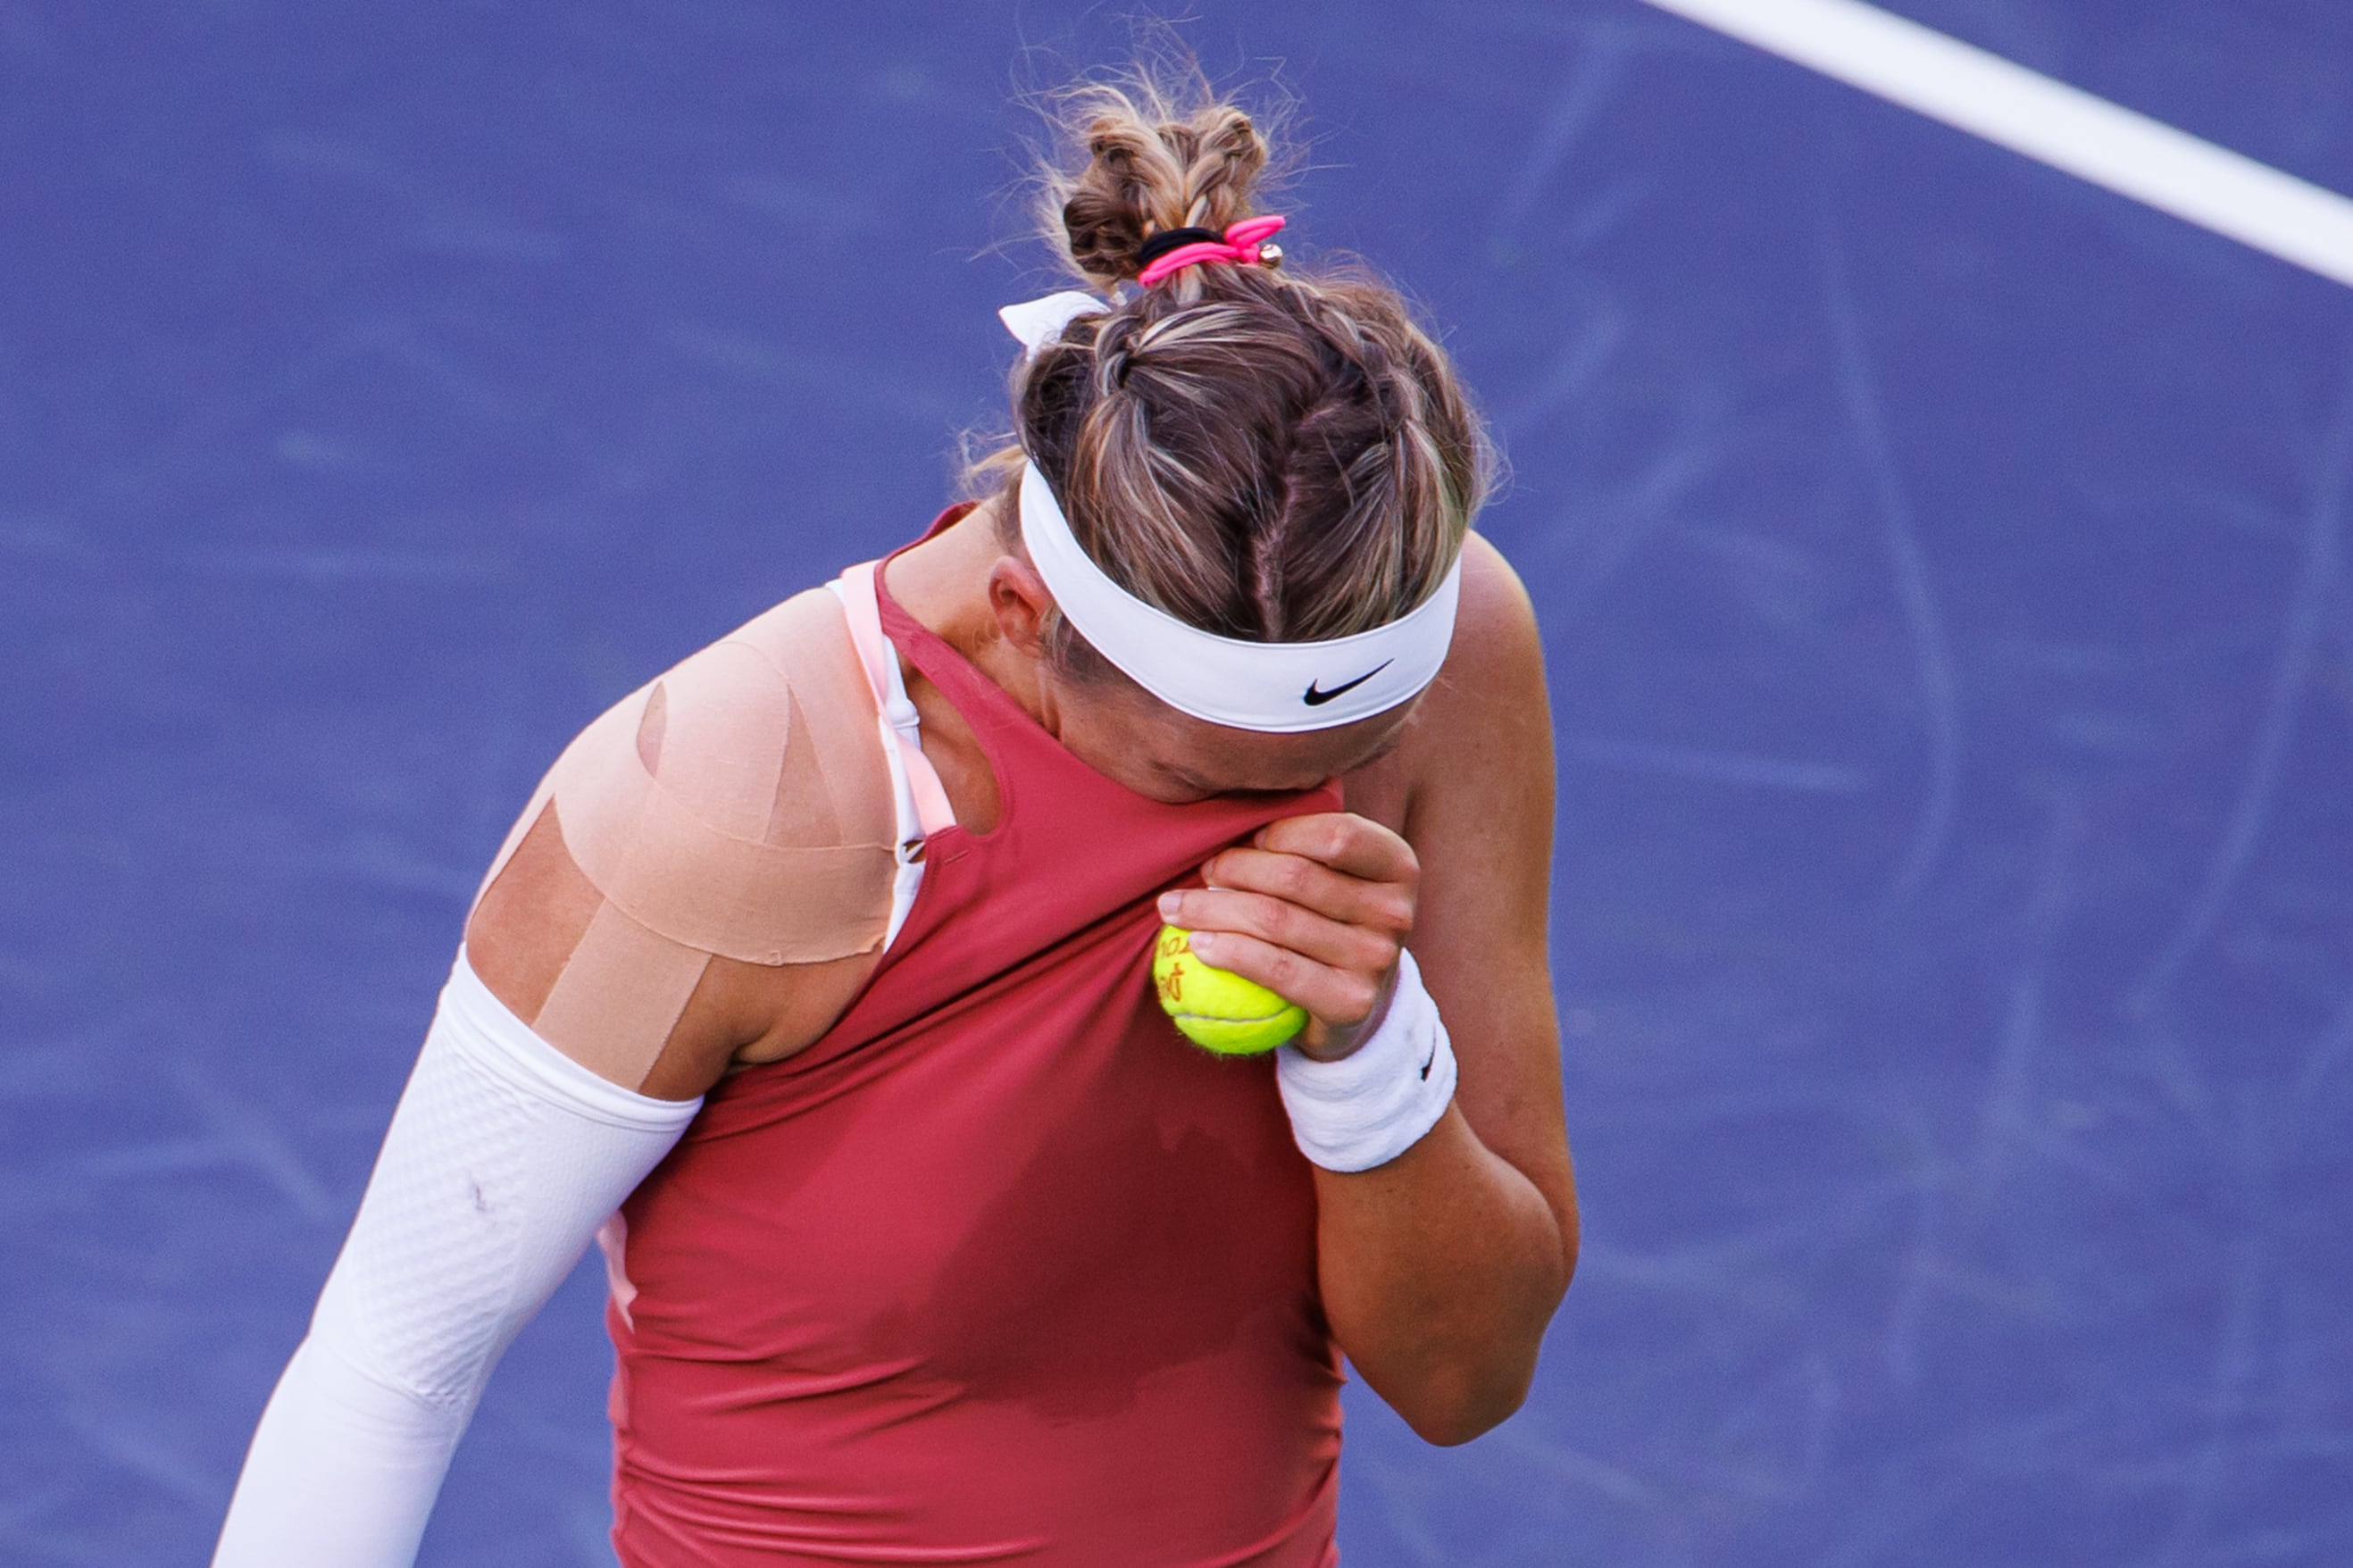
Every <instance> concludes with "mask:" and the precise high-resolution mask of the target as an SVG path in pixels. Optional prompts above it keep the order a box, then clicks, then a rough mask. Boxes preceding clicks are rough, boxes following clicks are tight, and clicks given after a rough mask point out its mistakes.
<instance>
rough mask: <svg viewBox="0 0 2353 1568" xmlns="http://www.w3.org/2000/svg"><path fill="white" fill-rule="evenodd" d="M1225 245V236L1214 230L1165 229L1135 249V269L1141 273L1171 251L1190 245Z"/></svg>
mask: <svg viewBox="0 0 2353 1568" xmlns="http://www.w3.org/2000/svg"><path fill="white" fill-rule="evenodd" d="M1225 243H1226V237H1225V235H1224V234H1223V233H1221V232H1220V231H1219V230H1217V229H1214V228H1164V229H1162V230H1161V231H1160V232H1159V233H1158V234H1155V235H1154V236H1153V237H1151V238H1150V239H1147V240H1145V242H1144V243H1143V244H1142V245H1139V246H1137V247H1135V269H1136V270H1137V271H1138V272H1141V271H1143V270H1144V269H1145V268H1147V267H1149V266H1151V265H1152V264H1153V263H1154V262H1155V261H1157V260H1159V259H1160V258H1162V257H1164V256H1166V255H1167V254H1168V253H1169V252H1170V251H1172V250H1181V249H1183V248H1184V247H1186V246H1188V245H1223V244H1225Z"/></svg>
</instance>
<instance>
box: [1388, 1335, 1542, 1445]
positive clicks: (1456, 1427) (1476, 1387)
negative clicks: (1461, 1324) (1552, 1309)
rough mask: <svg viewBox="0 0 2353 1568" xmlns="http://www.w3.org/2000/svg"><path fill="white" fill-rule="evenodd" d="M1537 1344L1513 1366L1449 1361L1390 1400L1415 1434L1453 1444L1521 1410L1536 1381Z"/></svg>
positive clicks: (1481, 1433)
mask: <svg viewBox="0 0 2353 1568" xmlns="http://www.w3.org/2000/svg"><path fill="white" fill-rule="evenodd" d="M1535 1373H1536V1358H1535V1352H1534V1351H1533V1350H1531V1351H1530V1352H1529V1353H1528V1354H1527V1355H1525V1356H1524V1357H1517V1358H1514V1364H1513V1365H1509V1366H1484V1367H1468V1366H1465V1367H1449V1368H1445V1369H1443V1370H1441V1371H1440V1372H1438V1373H1436V1374H1435V1375H1433V1376H1431V1377H1430V1378H1428V1379H1426V1380H1425V1381H1424V1382H1423V1384H1421V1386H1419V1387H1418V1388H1416V1389H1414V1390H1413V1391H1412V1392H1411V1394H1409V1396H1407V1397H1405V1398H1402V1399H1396V1400H1392V1401H1391V1402H1390V1403H1391V1405H1392V1407H1393V1408H1395V1409H1396V1411H1397V1413H1398V1415H1401V1416H1403V1417H1404V1418H1405V1424H1406V1425H1407V1426H1410V1427H1412V1428H1413V1433H1414V1436H1417V1437H1419V1438H1420V1439H1421V1440H1422V1441H1423V1442H1425V1443H1429V1444H1430V1445H1432V1446H1434V1447H1440V1448H1454V1447H1461V1445H1463V1444H1465V1443H1468V1442H1470V1441H1471V1440H1472V1438H1474V1437H1482V1436H1486V1435H1487V1434H1488V1433H1490V1432H1492V1431H1493V1430H1494V1429H1495V1428H1496V1427H1498V1426H1502V1425H1503V1424H1504V1422H1506V1421H1508V1420H1510V1419H1511V1418H1512V1416H1513V1415H1515V1414H1517V1413H1518V1411H1519V1408H1520V1406H1521V1405H1525V1404H1526V1403H1527V1401H1528V1390H1529V1389H1530V1388H1531V1387H1532V1386H1534V1384H1535Z"/></svg>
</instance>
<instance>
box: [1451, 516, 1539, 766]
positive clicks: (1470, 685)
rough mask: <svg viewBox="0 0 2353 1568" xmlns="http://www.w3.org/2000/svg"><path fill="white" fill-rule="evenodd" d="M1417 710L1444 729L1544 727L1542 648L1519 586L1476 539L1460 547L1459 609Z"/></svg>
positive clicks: (1507, 566) (1531, 606)
mask: <svg viewBox="0 0 2353 1568" xmlns="http://www.w3.org/2000/svg"><path fill="white" fill-rule="evenodd" d="M1424 707H1425V708H1426V709H1427V710H1429V712H1430V719H1431V721H1432V722H1433V723H1435V724H1436V725H1438V726H1440V727H1443V728H1448V729H1450V730H1451V729H1452V728H1455V727H1459V726H1461V725H1463V724H1465V723H1472V724H1484V723H1488V722H1492V721H1493V720H1494V719H1496V718H1499V717H1500V718H1504V719H1505V720H1507V721H1511V722H1513V723H1514V724H1518V725H1525V724H1527V723H1531V722H1535V721H1546V722H1547V723H1548V720H1547V717H1546V716H1547V714H1548V712H1549V709H1548V706H1547V704H1546V700H1545V664H1544V644H1543V640H1542V638H1541V637H1540V636H1539V634H1538V632H1537V629H1536V612H1535V602H1534V601H1533V600H1531V599H1530V598H1529V597H1528V590H1527V585H1526V584H1524V583H1522V582H1521V581H1520V574H1518V573H1517V572H1515V571H1514V570H1513V569H1512V563H1510V562H1509V561H1506V560H1505V559H1504V552H1502V551H1500V550H1498V549H1496V548H1495V546H1494V544H1493V542H1491V541H1490V540H1489V539H1488V538H1487V537H1486V536H1485V535H1484V534H1481V533H1472V534H1470V535H1468V536H1467V537H1466V538H1465V539H1464V540H1463V542H1462V603H1461V609H1460V610H1459V611H1458V612H1457V613H1456V616H1455V621H1454V641H1453V643H1452V644H1451V646H1450V647H1448V649H1447V653H1446V663H1445V664H1444V666H1442V667H1441V668H1440V670H1439V675H1438V679H1437V681H1436V682H1435V683H1434V684H1433V686H1432V688H1431V689H1430V699H1429V700H1428V701H1427V702H1425V704H1424Z"/></svg>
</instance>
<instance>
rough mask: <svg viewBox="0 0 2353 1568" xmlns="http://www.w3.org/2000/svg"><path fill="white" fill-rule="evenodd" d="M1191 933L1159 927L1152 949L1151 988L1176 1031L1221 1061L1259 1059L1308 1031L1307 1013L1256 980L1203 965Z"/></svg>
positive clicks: (1173, 927) (1228, 970)
mask: <svg viewBox="0 0 2353 1568" xmlns="http://www.w3.org/2000/svg"><path fill="white" fill-rule="evenodd" d="M1192 934H1193V933H1192V932H1190V931H1179V930H1178V929H1177V928H1176V927H1175V926H1162V927H1161V928H1160V940H1159V941H1157V942H1154V943H1153V944H1152V984H1153V988H1154V989H1155V990H1156V991H1157V992H1158V993H1159V994H1160V1007H1161V1010H1162V1011H1163V1012H1165V1013H1166V1014H1167V1015H1168V1016H1169V1019H1170V1020H1171V1021H1172V1022H1173V1023H1175V1024H1176V1028H1177V1032H1178V1033H1180V1034H1182V1035H1183V1036H1184V1037H1186V1038H1187V1039H1188V1040H1190V1041H1192V1042H1193V1043H1194V1044H1195V1045H1197V1046H1198V1047H1201V1048H1202V1049H1203V1050H1205V1051H1212V1052H1215V1053H1216V1054H1217V1055H1219V1056H1221V1057H1248V1056H1258V1055H1261V1054H1262V1053H1264V1052H1267V1051H1271V1050H1272V1049H1274V1047H1277V1046H1279V1045H1281V1044H1282V1042H1283V1041H1285V1040H1287V1039H1289V1038H1291V1037H1292V1036H1293V1035H1295V1034H1297V1033H1299V1031H1300V1030H1302V1029H1303V1028H1305V1027H1306V1026H1307V1012H1306V1009H1304V1008H1303V1007H1301V1006H1299V1005H1297V1004H1295V1003H1292V1002H1286V1001H1284V1000H1283V999H1282V997H1280V996H1278V995H1276V994H1274V993H1273V992H1271V991H1269V990H1268V989H1267V988H1266V987H1265V986H1263V985H1261V984H1258V983H1257V982H1256V981H1254V980H1245V979H1243V978H1242V977H1241V976H1240V975H1239V974H1236V973H1234V972H1233V971H1232V970H1230V969H1219V968H1216V967H1214V966H1213V965H1210V964H1207V963H1202V962H1201V960H1200V958H1199V956H1198V954H1196V953H1195V952H1193V948H1192Z"/></svg>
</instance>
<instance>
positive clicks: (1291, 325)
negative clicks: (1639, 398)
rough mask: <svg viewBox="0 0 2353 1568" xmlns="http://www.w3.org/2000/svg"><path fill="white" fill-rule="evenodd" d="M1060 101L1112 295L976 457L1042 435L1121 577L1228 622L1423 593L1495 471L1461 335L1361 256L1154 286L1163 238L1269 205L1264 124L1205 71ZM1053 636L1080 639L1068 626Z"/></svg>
mask: <svg viewBox="0 0 2353 1568" xmlns="http://www.w3.org/2000/svg"><path fill="white" fill-rule="evenodd" d="M1053 107H1054V110H1055V113H1054V121H1055V123H1056V126H1057V129H1058V131H1059V132H1060V139H1059V140H1060V157H1059V158H1058V159H1056V160H1055V161H1052V162H1050V163H1049V164H1048V166H1047V168H1046V170H1045V172H1044V174H1043V176H1042V178H1041V181H1040V185H1041V190H1042V193H1043V199H1042V200H1041V202H1040V204H1039V211H1040V217H1041V219H1042V220H1043V221H1042V223H1041V227H1042V228H1043V229H1044V230H1045V232H1046V237H1047V238H1048V240H1049V242H1050V244H1052V245H1053V247H1054V248H1055V249H1056V251H1057V252H1058V253H1059V254H1060V257H1061V258H1062V259H1063V260H1064V261H1065V262H1066V263H1067V264H1068V266H1069V268H1071V271H1072V272H1074V273H1075V274H1076V275H1077V276H1078V277H1079V278H1081V279H1083V280H1084V281H1085V282H1086V283H1088V284H1089V285H1091V286H1092V287H1093V288H1094V289H1098V290H1100V291H1103V292H1104V293H1107V294H1113V310H1112V311H1111V313H1110V314H1108V315H1100V316H1092V317H1084V318H1082V319H1080V320H1078V321H1073V322H1072V323H1071V325H1070V326H1069V327H1067V328H1065V329H1064V331H1063V332H1062V334H1061V337H1060V341H1059V342H1054V343H1050V344H1049V345H1047V346H1045V347H1044V348H1042V349H1041V350H1040V351H1039V353H1038V354H1037V355H1036V356H1035V357H1034V358H1032V359H1030V360H1029V361H1028V362H1027V363H1024V364H1022V365H1021V366H1019V367H1018V368H1017V370H1016V371H1015V372H1014V377H1013V405H1014V417H1015V442H1016V443H1017V444H1016V445H1013V446H1008V447H1004V448H1002V449H1000V450H999V451H997V452H996V453H994V454H992V455H991V456H990V457H989V458H987V459H985V460H984V461H983V462H982V463H981V464H979V465H977V466H976V477H980V476H983V475H991V474H993V475H995V476H996V477H997V479H998V480H999V482H1000V484H1002V483H1003V482H1004V481H1006V480H1008V479H1010V478H1011V477H1012V476H1013V475H1014V474H1015V473H1016V472H1017V471H1018V463H1019V460H1020V458H1022V456H1023V455H1024V454H1025V453H1026V455H1027V456H1028V458H1029V460H1030V461H1033V462H1035V463H1036V464H1037V465H1038V467H1039V469H1040V471H1041V472H1042V473H1043V474H1044V476H1045V478H1046V479H1047V480H1048V482H1049V483H1050V484H1051V485H1052V486H1053V488H1054V491H1055V494H1056V495H1057V496H1058V497H1059V498H1060V500H1061V503H1062V510H1063V511H1064V512H1065V513H1066V514H1067V515H1068V517H1069V518H1070V521H1071V531H1073V532H1074V533H1075V534H1076V535H1077V536H1078V539H1079V542H1080V543H1081V545H1082V547H1084V549H1085V550H1086V551H1087V552H1088V554H1090V555H1091V556H1092V557H1093V558H1094V560H1095V562H1096V563H1098V564H1099V565H1101V566H1102V567H1103V570H1104V571H1105V572H1106V573H1108V574H1110V575H1111V577H1112V578H1113V580H1114V581H1116V582H1117V583H1119V584H1121V585H1122V586H1123V587H1124V588H1126V589H1127V590H1128V591H1129V592H1130V593H1132V594H1134V595H1136V596H1137V597H1138V598H1141V599H1143V600H1144V601H1145V602H1146V603H1147V604H1151V605H1155V606H1157V607H1158V608H1160V609H1162V610H1165V611H1166V612H1168V613H1169V614H1171V615H1173V616H1177V617H1178V618H1180V619H1182V620H1185V621H1187V622H1188V623H1190V624H1191V625H1194V626H1199V627H1201V628H1203V629H1204V630H1207V631H1212V632H1218V633H1220V634H1223V635H1225V636H1228V637H1243V638H1247V639H1250V640H1253V641H1261V642H1307V641H1321V640H1324V639H1325V638H1330V637H1345V636H1346V635H1348V634H1350V633H1352V632H1358V631H1364V630H1366V629H1368V628H1370V627H1373V626H1381V625H1384V624H1386V623H1388V622H1389V621H1393V620H1395V619H1397V618H1398V616H1402V615H1404V614H1406V613H1407V612H1408V611H1409V610H1411V609H1413V608H1414V607H1415V606H1416V605H1419V604H1420V603H1421V601H1422V600H1424V599H1425V598H1427V597H1429V596H1430V594H1431V592H1432V591H1434V590H1435V589H1436V588H1437V586H1438V584H1439V583H1440V581H1441V580H1442V579H1443V578H1444V576H1445V574H1446V573H1447V572H1448V570H1449V569H1450V568H1451V566H1452V565H1453V563H1454V560H1455V557H1456V555H1457V554H1458V553H1459V552H1460V551H1461V545H1462V536H1463V533H1464V531H1465V530H1466V529H1467V528H1468V527H1469V525H1470V520H1471V518H1472V514H1473V513H1475V512H1476V511H1477V510H1478V508H1479V505H1480V503H1481V501H1482V500H1483V499H1484V495H1485V489H1486V483H1487V475H1488V472H1489V468H1490V461H1489V448H1488V446H1487V442H1486V437H1485V435H1484V433H1483V431H1482V428H1481V426H1480V424H1479V421H1478V418H1477V416H1475V414H1474V413H1473V412H1472V406H1471V404H1470V400H1469V398H1468V397H1467V396H1466V395H1465V394H1464V392H1463V390H1462V388H1461V384H1459V382H1458V381H1457V379H1456V377H1455V374H1454V371H1453V367H1452V366H1451V364H1450V363H1449V362H1448V360H1447V357H1446V354H1445V353H1444V351H1443V350H1441V349H1440V347H1439V346H1438V344H1437V343H1436V342H1434V341H1432V339H1431V338H1430V335H1429V334H1428V333H1427V332H1425V331H1423V330H1422V329H1421V328H1420V327H1419V325H1417V324H1416V323H1415V321H1413V319H1412V316H1411V313H1410V312H1409V310H1408V309H1407V307H1406V304H1405V302H1404V301H1403V300H1401V299H1400V298H1398V294H1397V292H1396V291H1395V290H1394V289H1390V288H1388V286H1387V285H1385V284H1383V283H1382V282H1380V281H1379V280H1378V279H1375V278H1374V277H1372V276H1371V275H1370V274H1369V273H1368V272H1366V271H1365V270H1363V269H1362V268H1335V269H1327V270H1324V271H1320V272H1319V271H1311V270H1309V269H1306V268H1301V267H1299V266H1298V265H1296V264H1295V263H1289V262H1287V263H1286V264H1285V265H1284V266H1282V268H1280V269H1276V268H1266V267H1256V266H1240V267H1229V266H1197V267H1191V268H1186V269H1185V270H1184V271H1182V272H1180V273H1178V274H1176V277H1175V278H1173V279H1168V280H1167V281H1165V282H1163V283H1160V284H1158V285H1155V287H1153V288H1150V289H1142V288H1139V287H1137V286H1136V285H1135V283H1134V279H1135V277H1136V275H1137V273H1138V272H1139V271H1140V270H1141V268H1140V266H1139V264H1138V262H1137V259H1136V251H1137V249H1138V247H1141V246H1142V245H1143V244H1144V242H1145V240H1146V239H1147V238H1149V237H1151V236H1153V235H1155V234H1157V233H1160V232H1161V231H1163V230H1165V229H1170V228H1184V227H1202V228H1211V229H1219V230H1222V229H1224V228H1225V227H1227V226H1229V225H1230V224H1233V223H1236V222H1239V221H1240V220H1241V219H1243V218H1246V217H1250V216H1254V209H1253V207H1252V205H1251V200H1252V194H1253V191H1254V188H1255V186H1256V185H1257V184H1258V182H1259V179H1260V176H1261V174H1263V172H1264V171H1265V169H1266V167H1267V163H1268V157H1269V148H1268V144H1267V141H1266V138H1265V136H1264V135H1263V134H1262V133H1261V131H1260V129H1259V127H1258V126H1257V125H1256V124H1255V123H1253V121H1251V119H1250V116H1249V115H1248V114H1246V113H1244V112H1243V111H1242V110H1240V109H1239V108H1237V107H1235V106H1234V105H1233V104H1231V103H1229V102H1226V101H1223V100H1220V99H1219V97H1218V96H1217V95H1216V94H1215V93H1214V92H1213V91H1212V90H1211V89H1209V88H1208V84H1207V82H1206V80H1204V79H1202V78H1201V76H1200V74H1199V72H1198V70H1195V69H1191V68H1184V69H1181V70H1176V71H1171V70H1169V69H1167V68H1139V69H1138V70H1137V71H1136V72H1134V74H1133V75H1132V76H1131V77H1129V78H1127V79H1124V80H1122V81H1119V82H1091V83H1087V84H1083V85H1082V86H1080V87H1077V88H1073V89H1069V90H1068V91H1066V92H1064V93H1061V94H1060V95H1059V96H1058V97H1057V98H1056V99H1055V100H1053ZM1285 237H1286V238H1288V237H1289V236H1288V235H1286V236H1285ZM1123 285H1124V288H1123ZM1114 290H1116V293H1114V292H1113V291H1114ZM1003 510H1004V515H1005V516H1006V518H1007V520H1008V527H1015V528H1018V525H1016V524H1013V522H1012V518H1013V515H1014V511H1015V509H1014V507H1013V506H1011V505H1009V504H1008V506H1006V507H1005V508H1004V509H1003ZM1056 639H1057V640H1056V641H1055V643H1054V645H1053V646H1055V647H1056V648H1057V650H1058V651H1059V652H1066V653H1073V654H1074V653H1075V651H1076V650H1075V648H1074V647H1073V646H1072V645H1076V644H1077V639H1076V637H1075V634H1071V633H1070V632H1069V630H1068V628H1067V626H1063V627H1060V628H1058V629H1057V633H1056ZM1077 646H1078V647H1082V646H1083V645H1077ZM1086 652H1087V653H1088V654H1092V650H1091V649H1089V650H1086ZM1068 662H1071V663H1072V664H1075V665H1080V666H1082V667H1083V666H1085V665H1088V664H1095V663H1099V660H1093V659H1088V658H1070V659H1069V660H1068Z"/></svg>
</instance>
